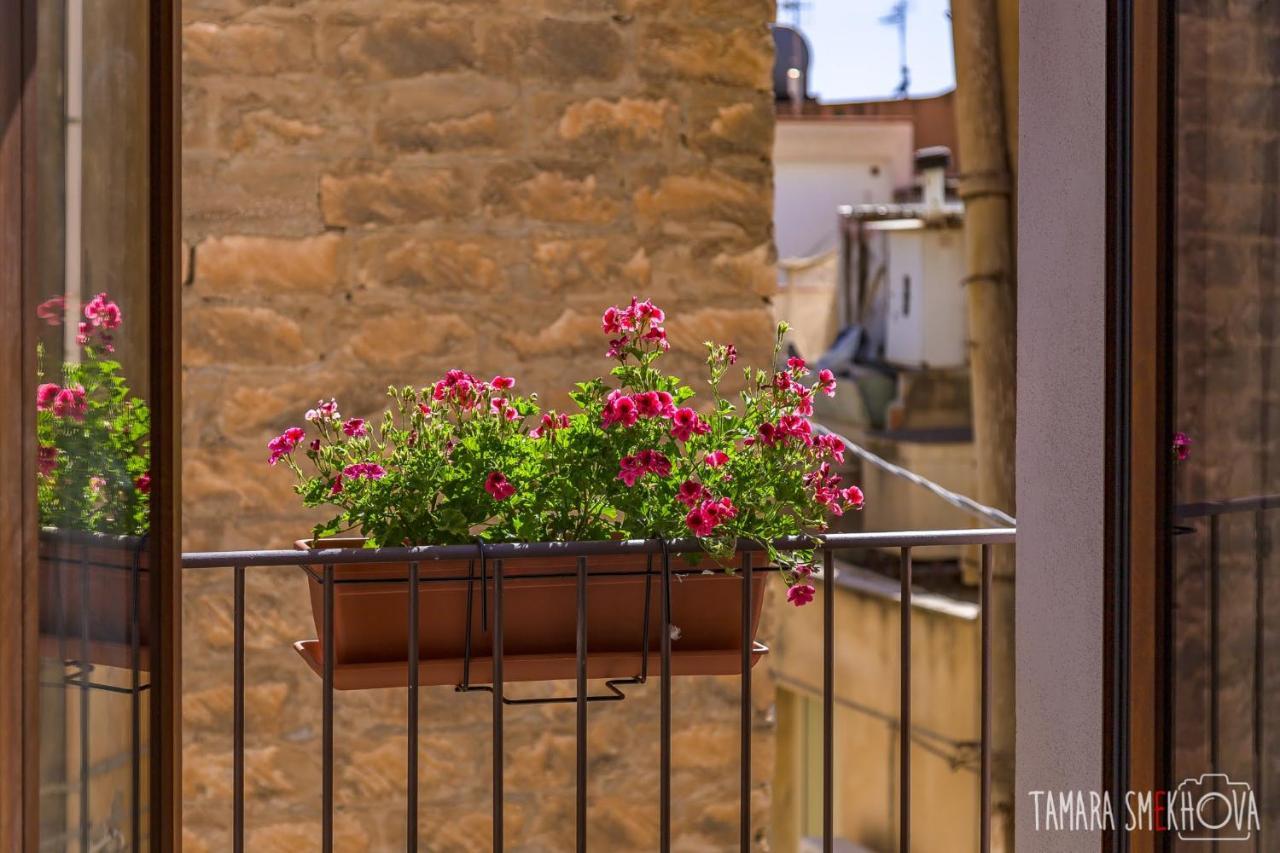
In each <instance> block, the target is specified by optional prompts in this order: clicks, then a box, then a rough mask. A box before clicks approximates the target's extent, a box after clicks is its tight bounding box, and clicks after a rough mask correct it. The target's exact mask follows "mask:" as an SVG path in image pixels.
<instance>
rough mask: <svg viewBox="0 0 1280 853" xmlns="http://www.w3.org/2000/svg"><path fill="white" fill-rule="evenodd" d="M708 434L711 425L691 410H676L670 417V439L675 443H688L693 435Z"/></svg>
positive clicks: (686, 408)
mask: <svg viewBox="0 0 1280 853" xmlns="http://www.w3.org/2000/svg"><path fill="white" fill-rule="evenodd" d="M709 432H711V424H709V423H707V422H706V421H704V420H703V419H702V418H701V417H699V416H698V413H697V412H695V411H694V410H693V409H690V408H688V407H685V408H683V409H676V412H675V414H673V415H672V416H671V437H672V438H674V439H675V440H676V441H688V440H689V439H691V438H693V437H694V436H695V435H706V434H707V433H709Z"/></svg>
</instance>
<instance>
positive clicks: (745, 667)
mask: <svg viewBox="0 0 1280 853" xmlns="http://www.w3.org/2000/svg"><path fill="white" fill-rule="evenodd" d="M751 585H752V569H751V552H750V551H743V552H742V614H741V619H742V626H741V628H742V684H741V693H740V696H739V698H740V700H741V707H740V709H739V725H740V727H741V732H740V733H741V738H742V743H741V745H740V751H739V762H740V767H739V773H740V774H741V776H740V779H739V781H738V798H739V799H738V847H739V849H740V850H742V853H748V851H750V849H751V652H752V645H753V644H752V642H751V605H752V597H753V596H752V594H751V592H752V590H751Z"/></svg>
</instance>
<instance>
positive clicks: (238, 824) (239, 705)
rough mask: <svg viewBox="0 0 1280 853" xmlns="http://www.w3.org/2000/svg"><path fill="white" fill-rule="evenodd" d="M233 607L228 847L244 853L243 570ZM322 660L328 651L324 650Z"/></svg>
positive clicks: (238, 570) (236, 572) (236, 574)
mask: <svg viewBox="0 0 1280 853" xmlns="http://www.w3.org/2000/svg"><path fill="white" fill-rule="evenodd" d="M231 571H232V575H233V588H234V594H233V604H232V608H233V609H232V623H233V628H232V630H233V632H234V637H233V640H232V655H233V664H232V667H233V683H232V684H233V686H232V698H231V720H232V723H231V729H232V735H231V737H232V746H231V762H232V764H231V767H232V769H231V780H232V781H231V796H232V830H231V845H232V849H233V850H234V851H235V853H244V617H245V613H244V608H245V601H244V581H245V567H244V566H243V565H236V566H233V567H232V570H231ZM324 653H325V656H326V657H327V656H328V654H329V650H328V648H327V647H326V648H325V652H324Z"/></svg>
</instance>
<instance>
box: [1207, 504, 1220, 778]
mask: <svg viewBox="0 0 1280 853" xmlns="http://www.w3.org/2000/svg"><path fill="white" fill-rule="evenodd" d="M1218 518H1219V517H1218V516H1217V515H1211V516H1209V769H1210V770H1213V771H1214V772H1217V771H1218V770H1219V768H1220V765H1219V761H1218V725H1219V719H1220V718H1219V712H1220V705H1219V699H1218V687H1219V675H1220V672H1221V669H1220V667H1221V658H1220V657H1219V655H1220V653H1221V649H1220V647H1219V644H1218V631H1219V624H1218V605H1219V602H1220V601H1221V599H1220V598H1219V596H1220V595H1221V594H1222V587H1221V584H1220V581H1219V576H1218V569H1219V566H1218V548H1219V540H1218V533H1219V530H1218Z"/></svg>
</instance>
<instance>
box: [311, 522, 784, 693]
mask: <svg viewBox="0 0 1280 853" xmlns="http://www.w3.org/2000/svg"><path fill="white" fill-rule="evenodd" d="M296 544H297V547H299V548H301V549H307V548H309V547H310V542H308V541H299V542H298V543H296ZM321 544H323V545H324V546H325V547H330V548H333V547H359V545H360V544H361V540H358V539H345V540H343V539H330V540H323V541H322V543H321ZM671 562H672V570H673V573H674V572H675V571H680V570H689V569H693V570H695V571H697V570H699V569H707V570H708V571H707V573H700V574H693V575H683V576H678V577H677V576H674V575H673V577H672V580H671V616H672V623H673V624H674V625H675V626H676V629H677V630H676V631H674V632H673V635H674V636H673V641H672V644H671V648H672V654H671V670H672V674H673V675H732V674H735V673H740V672H741V668H742V664H741V648H742V645H741V643H742V631H741V619H740V615H741V607H742V603H741V598H740V596H741V592H742V587H743V581H742V578H741V576H740V575H738V574H734V575H729V574H726V573H725V572H724V571H723V569H721V568H720V567H718V566H716V565H715V564H713V563H712V562H711V561H710V560H709V559H704V560H703V563H702V565H701V566H699V567H692V566H690V565H689V564H688V563H687V562H686V561H685V560H684V559H683V558H680V557H675V556H673V557H672V560H671ZM577 565H578V562H577V558H576V557H524V558H519V559H507V560H504V561H503V611H504V618H503V680H504V681H554V680H558V679H572V678H576V677H577V578H576V572H577ZM588 566H589V571H590V573H591V575H590V577H589V578H588V580H587V611H586V612H587V649H588V655H587V676H588V677H589V678H627V677H631V676H637V675H640V673H641V669H642V665H643V654H642V650H643V647H644V640H645V636H646V634H645V599H646V590H647V596H648V602H649V608H648V633H647V637H648V644H649V656H648V673H649V674H651V675H656V674H658V673H659V672H660V670H661V654H660V652H661V646H660V642H661V636H660V634H659V631H660V630H661V619H662V614H661V607H662V600H661V595H662V575H661V569H662V562H661V558H660V557H658V556H656V555H654V556H652V557H650V556H649V555H644V554H635V555H631V554H628V555H611V556H601V557H591V558H589V562H588ZM646 567H648V568H649V569H650V570H651V571H652V574H651V575H649V576H648V577H647V579H646V576H645V575H644V574H643V573H644V572H645V570H646ZM310 568H311V571H312V572H313V573H314V575H316V576H321V575H322V574H323V567H322V566H318V565H313V566H311V567H310ZM487 575H488V576H487V585H486V584H482V582H481V564H480V560H479V559H475V560H424V561H423V562H421V563H419V578H420V588H419V591H418V661H419V683H420V684H422V685H424V686H425V685H457V684H461V683H462V682H463V679H464V672H463V670H464V659H465V657H466V638H467V599H468V585H469V584H468V581H467V578H468V577H469V576H470V577H472V578H473V580H472V581H471V583H470V587H471V592H470V598H471V624H470V635H471V657H470V668H469V672H468V680H469V683H471V684H489V683H491V682H492V680H493V659H492V654H493V605H494V579H493V564H492V561H490V563H489V566H488V571H487ZM547 575H563V576H555V577H547ZM408 577H409V567H408V565H407V564H406V563H381V564H378V563H367V564H350V565H338V566H334V578H335V580H336V581H339V582H338V583H335V585H334V600H333V616H334V624H333V644H334V648H333V655H334V686H335V687H336V688H337V689H339V690H351V689H363V688H371V687H403V686H405V685H406V684H407V683H408V651H407V650H408V640H409V632H408V628H409V615H408V602H409V599H408V585H407V581H408ZM766 578H767V574H766V573H765V572H760V573H759V574H755V575H753V577H752V583H751V625H750V631H749V636H750V637H751V638H752V640H753V646H752V656H751V660H752V664H753V665H754V664H755V662H757V661H758V660H759V659H760V657H761V656H762V655H764V654H765V653H767V652H768V649H767V648H766V647H764V646H762V645H760V644H758V643H754V638H755V634H756V630H757V628H758V627H759V622H760V610H761V606H762V605H763V602H764V589H765V581H766ZM343 581H346V582H345V583H344V582H343ZM351 581H359V582H354V583H353V582H351ZM646 581H647V582H646ZM486 586H487V588H485V587H486ZM308 587H309V591H310V596H311V612H312V616H313V618H314V620H315V626H316V632H317V634H318V636H320V637H323V636H324V586H323V584H322V583H321V582H320V581H319V580H317V579H316V577H314V576H311V575H308ZM294 647H295V649H296V650H297V651H298V653H299V655H301V656H302V658H303V660H305V661H306V662H307V664H308V665H309V666H310V667H311V668H312V669H313V670H314V671H315V672H316V673H317V674H320V673H322V672H323V666H324V650H323V649H322V648H321V644H320V641H319V640H303V641H300V642H298V643H295V644H294Z"/></svg>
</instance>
